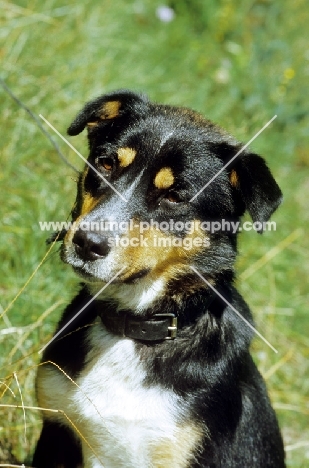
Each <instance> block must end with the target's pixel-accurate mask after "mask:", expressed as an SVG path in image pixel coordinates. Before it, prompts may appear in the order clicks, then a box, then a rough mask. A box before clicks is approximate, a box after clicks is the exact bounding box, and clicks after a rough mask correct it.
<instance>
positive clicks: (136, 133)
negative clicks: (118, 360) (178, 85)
mask: <svg viewBox="0 0 309 468" xmlns="http://www.w3.org/2000/svg"><path fill="white" fill-rule="evenodd" d="M86 125H88V137H89V148H90V154H89V162H90V163H91V164H92V165H93V166H95V167H96V168H97V170H98V171H100V172H101V173H102V175H103V176H104V177H105V179H106V180H108V181H109V182H110V183H111V184H113V186H115V187H116V189H117V190H118V191H119V192H120V193H129V189H130V187H131V186H132V184H134V182H135V181H136V180H138V181H139V183H138V184H137V185H136V187H135V189H134V197H133V196H132V197H131V198H130V203H128V204H127V205H125V204H123V205H121V203H123V202H122V201H121V200H120V199H119V197H118V195H117V194H116V193H114V192H113V190H112V188H111V187H110V186H108V185H107V184H106V183H105V181H104V180H102V179H101V178H100V177H99V176H98V175H97V173H95V172H94V171H92V170H91V169H89V170H86V171H85V172H84V173H83V174H82V175H81V177H80V180H79V183H78V194H77V201H76V205H75V209H74V211H73V220H76V222H80V220H81V219H83V220H87V221H88V222H90V221H91V222H97V221H99V220H103V219H105V218H106V217H110V213H111V209H112V208H113V207H114V219H115V220H116V221H117V222H121V221H127V220H128V219H137V220H139V221H148V220H150V219H153V220H154V221H157V222H162V221H168V220H170V219H171V218H173V219H174V220H177V221H183V222H186V221H188V220H191V221H192V220H198V221H218V220H222V219H225V220H230V221H239V219H240V217H241V216H242V215H243V214H244V212H245V211H246V210H247V211H248V212H249V214H250V215H251V217H252V220H253V221H259V222H264V221H267V220H268V219H269V218H270V216H271V214H272V213H273V212H274V211H275V209H276V208H277V207H278V205H279V203H280V201H281V192H280V189H279V187H278V186H277V184H276V182H275V180H274V179H273V177H272V175H271V173H270V171H269V169H268V168H267V166H266V164H265V162H264V160H263V159H262V158H261V157H260V156H258V155H256V154H253V153H250V152H248V151H246V152H244V153H243V154H241V155H239V157H237V158H236V160H234V161H233V162H232V163H231V164H230V165H229V166H228V167H227V168H226V169H225V170H224V171H223V172H221V173H220V175H219V176H218V177H217V178H216V179H215V180H214V181H213V182H212V183H211V184H210V185H209V186H208V187H207V188H206V189H205V190H204V191H203V192H202V193H201V194H200V195H199V196H198V197H197V198H195V199H194V200H192V202H191V203H190V199H191V198H192V197H193V196H194V195H195V194H196V192H197V191H198V190H199V189H200V188H202V187H203V186H204V184H205V183H206V182H207V181H208V180H210V178H211V177H213V176H214V175H216V174H217V173H218V171H219V170H220V169H221V168H222V167H223V166H224V165H225V164H226V163H227V162H228V161H229V160H230V159H231V158H232V157H233V156H234V155H235V154H236V153H237V151H239V149H240V148H241V145H240V144H239V142H237V141H236V140H234V139H233V138H232V137H230V136H229V135H227V134H226V133H225V132H224V131H222V130H221V129H219V128H218V127H216V126H215V125H214V124H212V123H211V122H209V121H207V120H205V119H204V118H203V117H201V116H200V115H199V114H197V113H195V112H193V111H191V110H188V109H183V108H177V107H170V106H163V105H157V104H153V103H151V102H149V100H148V99H147V98H146V97H145V96H143V95H138V94H135V93H132V92H130V91H126V90H120V91H117V92H115V93H110V94H107V95H104V96H101V97H99V98H97V99H95V100H94V101H92V102H90V103H88V104H86V106H85V107H84V109H83V110H82V111H81V112H80V113H79V114H78V116H77V117H76V119H75V120H74V122H73V123H72V124H71V126H70V127H69V129H68V133H69V134H70V135H76V134H78V133H80V132H81V131H82V130H83V129H84V128H85V127H86ZM119 148H131V149H133V150H134V151H135V156H134V160H133V161H131V162H130V163H129V164H127V163H126V164H127V165H125V164H124V165H123V166H121V164H119V161H118V159H117V154H118V153H117V150H118V149H119ZM109 167H111V168H109ZM166 167H168V168H171V171H172V173H173V178H174V180H173V183H171V184H170V186H168V187H160V184H157V185H159V186H156V185H155V184H154V182H153V181H154V179H155V177H156V174H158V172H159V171H160V169H162V168H166ZM142 170H143V173H142V175H140V174H141V171H142ZM139 177H140V178H139ZM164 184H165V185H169V181H167V182H164V183H163V184H162V185H164ZM126 191H127V192H126ZM130 196H131V195H130ZM87 197H88V198H89V197H91V203H90V204H89V203H88V205H87V210H86V209H85V200H86V198H87ZM89 207H90V208H89ZM82 213H83V214H82ZM81 214H82V215H81ZM261 231H262V229H260V232H261ZM69 234H70V233H69ZM69 234H67V235H66V236H63V237H64V246H63V248H62V258H63V260H64V261H66V262H67V263H70V264H71V265H72V266H73V268H74V269H75V270H76V271H77V272H78V273H79V274H80V275H81V276H82V277H84V279H85V280H86V282H85V283H83V285H82V288H81V290H80V292H79V294H78V295H77V296H76V297H75V298H74V299H73V301H72V303H71V304H70V305H69V306H68V307H67V309H66V310H65V312H64V314H63V317H62V319H61V321H60V323H59V325H58V330H61V329H62V328H63V327H64V326H65V324H66V323H68V321H69V320H70V319H71V318H72V317H74V315H75V314H77V313H78V311H79V310H80V309H81V308H82V307H83V306H84V305H85V304H87V303H88V302H89V301H90V300H91V298H92V294H93V293H91V284H92V283H93V282H94V279H96V280H98V276H100V275H101V276H100V278H99V279H100V281H101V287H102V286H103V285H104V282H105V283H106V282H107V281H109V280H110V279H111V276H112V273H111V272H110V271H109V270H108V272H107V270H106V267H105V266H104V265H105V263H104V262H105V258H109V254H110V253H111V252H112V250H113V249H114V247H113V246H112V247H110V245H109V244H108V242H107V234H106V233H101V232H100V233H93V232H90V233H88V232H87V233H86V234H85V233H82V234H76V233H75V234H74V235H73V234H72V236H71V237H70V236H69ZM163 234H164V233H163ZM109 235H110V236H111V237H112V238H115V234H114V233H112V232H110V233H109ZM129 235H131V234H130V233H129ZM168 235H169V236H173V237H174V238H177V239H184V238H185V237H186V236H187V233H186V232H178V231H176V229H175V228H171V229H170V232H169V234H168ZM207 235H208V236H209V241H210V242H209V245H207V247H201V248H198V249H196V250H195V251H194V252H191V251H190V252H188V254H187V255H186V256H185V257H183V258H182V260H181V265H182V266H181V268H182V270H181V271H180V270H177V268H178V263H177V255H176V254H175V253H173V256H171V257H166V264H164V261H165V257H164V256H165V255H166V253H165V250H163V251H162V253H160V255H159V256H158V258H157V259H156V262H157V264H159V265H165V269H163V267H162V270H160V269H159V270H158V271H159V272H160V273H156V275H157V276H156V278H159V279H160V275H162V277H163V276H164V274H165V273H166V274H167V275H168V276H167V279H166V280H164V281H166V282H165V285H164V288H163V292H160V293H158V296H157V297H155V299H154V300H153V301H152V303H151V304H150V305H147V306H146V307H144V308H143V309H142V310H137V309H136V310H135V309H134V308H132V307H131V306H130V305H123V303H121V301H120V300H118V298H117V294H116V293H109V292H108V291H115V288H116V287H119V288H123V287H124V285H125V286H126V287H127V288H128V289H127V291H128V292H129V291H130V288H131V287H132V288H133V287H137V286H138V285H139V284H140V282H142V281H144V280H145V279H147V277H148V275H151V274H154V273H153V271H152V268H151V265H150V264H149V262H150V260H149V257H147V255H149V252H152V250H151V249H150V250H149V251H147V249H146V250H145V252H144V251H141V250H137V251H136V252H137V253H135V251H132V252H133V253H132V254H131V255H132V265H133V266H132V271H131V270H130V271H131V272H130V273H128V274H127V276H126V271H125V272H124V273H123V274H122V275H120V276H119V278H117V280H115V282H114V284H113V286H109V287H107V288H106V297H105V296H103V297H102V296H100V298H99V299H97V300H95V301H93V302H91V304H89V305H88V307H87V308H86V310H84V311H83V312H82V313H81V314H80V315H78V317H77V318H76V319H75V320H74V321H73V322H72V323H71V324H70V325H69V327H67V328H66V329H65V330H64V331H63V332H62V333H61V334H60V336H58V337H57V339H55V341H53V342H52V343H51V344H50V345H49V346H48V347H47V348H46V350H45V352H44V356H43V361H52V362H54V363H56V364H57V365H58V366H60V368H61V369H62V370H63V371H64V372H66V373H67V374H68V375H69V376H70V377H71V378H72V379H74V380H75V379H78V377H79V375H80V373H81V372H82V370H83V369H84V368H85V366H86V365H89V362H88V361H87V359H88V356H89V355H90V354H89V353H90V352H91V350H90V349H89V339H88V329H89V327H91V326H93V324H94V323H98V320H99V321H100V319H99V318H98V317H100V316H102V317H103V318H104V313H106V314H107V313H109V314H115V315H116V316H117V314H120V315H121V314H124V313H125V314H127V316H129V317H135V316H136V317H137V318H138V319H141V320H142V319H143V318H144V319H150V318H151V317H152V316H153V315H154V314H157V313H161V312H162V311H164V312H165V313H173V314H175V315H176V316H177V317H178V324H179V330H178V335H177V338H176V339H175V340H172V341H165V340H163V341H159V342H148V343H146V342H143V341H136V343H135V353H136V356H138V357H139V358H140V362H141V363H142V365H143V368H144V369H145V371H146V378H145V379H144V382H143V387H144V388H146V389H147V388H152V387H155V386H159V387H160V388H162V389H166V390H168V391H171V392H172V393H173V394H175V395H177V396H179V397H180V398H181V401H182V407H183V408H182V411H184V412H185V413H186V415H187V416H186V417H187V418H188V420H189V421H190V423H191V424H192V425H193V426H196V427H198V428H202V433H203V436H202V439H201V440H200V442H199V444H198V446H197V447H195V448H194V449H193V450H192V453H190V457H189V458H190V460H189V461H188V463H187V465H186V466H188V467H192V468H198V467H203V468H219V467H220V468H245V467H248V468H249V467H250V468H283V467H284V466H285V463H284V451H283V444H282V439H281V435H280V432H279V428H278V424H277V421H276V417H275V414H274V411H273V409H272V408H271V405H270V402H269V399H268V396H267V391H266V388H265V384H264V382H263V379H262V377H261V376H260V374H259V372H258V370H257V368H256V366H255V364H254V363H253V361H252V358H251V356H250V354H249V346H250V342H251V339H252V331H251V329H250V328H249V327H247V326H246V325H245V324H244V323H243V321H242V320H241V318H240V317H238V316H237V315H236V314H235V312H234V311H233V310H232V308H231V307H229V306H228V305H227V304H226V303H225V302H224V301H223V300H222V299H220V298H219V297H217V296H216V295H214V293H213V292H212V291H210V290H209V288H207V287H206V285H205V284H204V283H203V282H202V281H200V280H199V278H197V276H196V275H195V273H194V272H193V271H192V270H191V269H190V266H191V265H193V266H194V267H195V268H196V269H197V270H198V271H199V272H200V273H201V274H202V275H203V276H204V277H205V278H206V279H207V280H208V281H212V284H214V286H215V287H216V289H217V290H218V291H219V292H220V294H222V295H223V296H224V298H225V299H226V300H227V301H228V302H229V303H230V304H232V305H233V307H234V308H236V309H237V310H238V311H239V312H240V313H241V314H242V316H243V317H244V318H245V319H246V320H248V321H249V322H250V323H253V320H252V316H251V313H250V310H249V308H248V306H247V305H246V303H245V302H244V300H243V299H242V297H241V296H240V295H239V293H238V292H237V291H236V289H235V287H234V285H233V279H234V261H235V256H236V247H237V233H236V232H230V231H229V232H226V231H222V230H221V231H219V232H214V233H211V232H210V233H208V234H207ZM119 252H120V257H121V259H120V260H119V261H118V263H117V265H116V266H115V272H116V271H118V270H120V268H121V266H123V265H122V263H121V262H122V261H123V263H124V264H125V265H126V262H127V260H126V255H127V251H126V250H125V249H123V250H120V251H119ZM147 252H148V253H147ZM175 252H176V251H175ZM177 252H179V251H178V250H177ZM153 254H154V255H156V253H155V250H153ZM135 255H136V258H135ZM138 255H140V257H137V256H138ZM179 255H181V253H179ZM122 256H123V257H122ZM169 259H170V260H169ZM81 260H82V261H81ZM106 262H107V260H106ZM143 262H144V263H143ZM160 262H163V263H160ZM173 262H174V264H175V268H176V267H177V268H176V270H175V271H176V273H175V274H172V273H169V270H168V268H169V266H170V264H172V263H173ZM184 263H185V265H184V266H183V264H184ZM100 265H101V266H100ZM126 266H127V268H129V267H130V268H131V265H129V264H128V265H126ZM186 266H187V268H186ZM98 271H99V273H98ZM112 271H113V270H112ZM155 271H157V270H155ZM173 271H174V270H173ZM108 288H111V289H110V290H109V289H108ZM112 288H114V289H112ZM113 294H114V296H113ZM128 304H129V302H128ZM103 318H102V320H103ZM103 324H104V320H103ZM97 326H98V325H97ZM99 326H102V327H103V328H104V325H99ZM102 336H103V335H102ZM102 339H103V338H102ZM124 365H125V363H124ZM50 366H51V367H52V365H50ZM55 372H57V371H56V370H55ZM45 378H46V376H44V379H45ZM40 379H42V377H40V374H39V376H38V380H37V386H38V388H39V387H40V385H41V383H42V382H41V380H40ZM51 395H52V389H51ZM101 397H102V399H104V394H102V395H101ZM57 409H62V410H63V411H66V408H57ZM43 416H44V417H46V419H45V420H44V426H43V431H42V435H41V437H40V440H39V442H38V445H37V448H36V451H35V454H34V459H33V466H34V467H36V468H56V467H58V468H60V467H64V468H77V467H79V466H85V467H87V468H88V467H89V468H90V467H94V466H95V467H97V466H101V465H94V464H91V462H90V461H89V460H88V459H85V458H84V460H83V455H82V451H81V446H80V439H79V436H78V434H76V433H75V434H74V430H73V428H72V426H70V424H69V423H68V421H66V420H63V421H62V422H61V423H59V422H52V421H50V420H49V418H48V414H44V415H43ZM74 423H78V421H74ZM89 442H90V444H91V440H90V441H89ZM82 460H83V461H82ZM82 463H84V464H82ZM103 463H104V460H103ZM104 466H105V468H109V467H111V468H115V467H116V466H117V465H116V462H115V464H113V463H112V462H110V461H107V462H106V465H105V464H104ZM128 466H131V465H130V460H128ZM151 466H152V465H151ZM155 466H157V465H155ZM160 466H161V465H160ZM170 466H171V467H173V468H176V466H177V465H175V464H173V460H172V459H171V464H170ZM182 466H183V465H182ZM136 468H147V467H144V466H143V467H142V466H137V467H136ZM149 468H150V465H149Z"/></svg>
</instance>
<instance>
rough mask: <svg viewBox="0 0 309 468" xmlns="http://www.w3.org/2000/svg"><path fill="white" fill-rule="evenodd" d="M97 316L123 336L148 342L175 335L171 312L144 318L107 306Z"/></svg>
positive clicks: (175, 330) (167, 338) (209, 303)
mask: <svg viewBox="0 0 309 468" xmlns="http://www.w3.org/2000/svg"><path fill="white" fill-rule="evenodd" d="M215 297H216V294H211V295H210V296H209V298H208V301H207V302H206V304H205V303H204V304H203V310H202V312H201V313H200V315H202V314H203V313H204V312H206V310H207V309H208V307H209V306H210V305H211V303H212V302H213V300H214V299H215ZM98 316H99V317H100V318H101V320H102V323H103V325H104V326H105V327H106V328H107V330H108V331H109V332H111V333H113V334H115V335H118V336H121V337H123V338H125V337H126V338H131V339H133V340H138V341H146V342H150V341H163V340H174V339H175V338H176V337H177V332H178V323H177V316H176V315H175V314H172V313H160V314H154V315H152V316H151V317H150V318H148V319H147V320H146V319H145V318H143V317H137V316H132V315H131V314H129V313H120V314H117V313H116V312H115V310H114V309H113V310H109V309H108V307H107V308H105V310H104V312H102V311H100V310H98Z"/></svg>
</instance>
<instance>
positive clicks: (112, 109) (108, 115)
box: [100, 101, 121, 120]
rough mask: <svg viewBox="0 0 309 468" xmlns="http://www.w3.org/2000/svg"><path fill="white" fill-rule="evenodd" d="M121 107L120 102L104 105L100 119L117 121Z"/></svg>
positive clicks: (110, 102)
mask: <svg viewBox="0 0 309 468" xmlns="http://www.w3.org/2000/svg"><path fill="white" fill-rule="evenodd" d="M120 107H121V102H120V101H109V102H106V103H105V104H103V106H102V108H101V114H100V119H102V120H106V119H107V120H108V119H115V118H116V117H118V116H119V109H120Z"/></svg>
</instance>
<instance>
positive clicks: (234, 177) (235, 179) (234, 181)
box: [230, 169, 239, 187]
mask: <svg viewBox="0 0 309 468" xmlns="http://www.w3.org/2000/svg"><path fill="white" fill-rule="evenodd" d="M230 182H231V184H232V185H233V187H237V186H238V184H239V181H238V175H237V172H236V171H235V170H234V169H232V170H231V173H230Z"/></svg>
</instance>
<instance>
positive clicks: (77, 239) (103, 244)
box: [73, 229, 110, 260]
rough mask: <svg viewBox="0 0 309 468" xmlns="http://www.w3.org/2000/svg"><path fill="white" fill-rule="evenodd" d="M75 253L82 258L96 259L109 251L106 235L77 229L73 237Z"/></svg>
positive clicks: (104, 255)
mask: <svg viewBox="0 0 309 468" xmlns="http://www.w3.org/2000/svg"><path fill="white" fill-rule="evenodd" d="M73 245H74V247H75V251H76V253H77V255H78V256H79V257H80V258H82V259H83V260H98V259H99V258H102V257H106V255H107V254H108V252H109V251H110V246H109V243H108V237H106V236H103V235H102V234H100V233H98V232H93V231H84V230H82V229H79V230H78V231H76V233H75V234H74V237H73Z"/></svg>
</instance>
